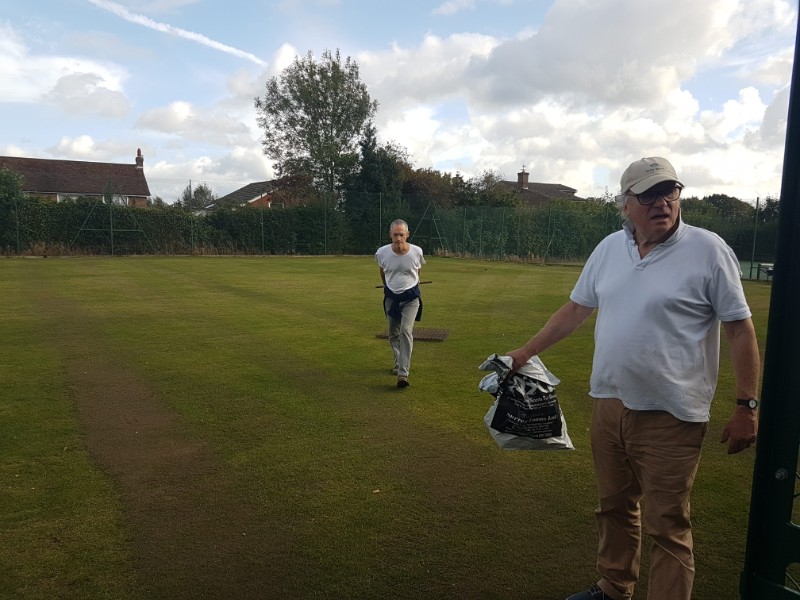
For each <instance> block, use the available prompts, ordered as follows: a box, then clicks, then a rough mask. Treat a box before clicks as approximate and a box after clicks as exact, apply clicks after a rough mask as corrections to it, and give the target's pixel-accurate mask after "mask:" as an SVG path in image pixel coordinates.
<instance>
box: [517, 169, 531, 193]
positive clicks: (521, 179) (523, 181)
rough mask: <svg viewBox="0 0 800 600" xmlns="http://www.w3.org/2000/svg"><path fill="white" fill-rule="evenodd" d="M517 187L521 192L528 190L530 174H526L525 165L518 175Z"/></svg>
mask: <svg viewBox="0 0 800 600" xmlns="http://www.w3.org/2000/svg"><path fill="white" fill-rule="evenodd" d="M517 187H519V189H520V190H527V189H528V173H526V172H525V165H522V171H520V172H519V173H517Z"/></svg>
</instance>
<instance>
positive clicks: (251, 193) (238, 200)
mask: <svg viewBox="0 0 800 600" xmlns="http://www.w3.org/2000/svg"><path fill="white" fill-rule="evenodd" d="M274 188H275V182H273V181H256V182H254V183H248V184H247V185H246V186H244V187H241V188H239V189H238V190H236V191H235V192H231V193H230V194H228V195H226V196H222V197H221V198H218V199H217V201H216V203H215V204H217V205H219V206H241V205H243V204H247V203H248V202H250V201H251V200H255V199H256V198H260V197H261V196H263V195H265V194H271V193H272V191H273V190H274Z"/></svg>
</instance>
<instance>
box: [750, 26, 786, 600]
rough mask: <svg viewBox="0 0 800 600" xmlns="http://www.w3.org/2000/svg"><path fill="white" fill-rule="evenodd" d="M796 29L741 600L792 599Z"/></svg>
mask: <svg viewBox="0 0 800 600" xmlns="http://www.w3.org/2000/svg"><path fill="white" fill-rule="evenodd" d="M798 41H800V23H799V24H798V31H797V37H796V39H795V54H794V67H793V70H792V84H791V94H790V97H789V115H788V121H787V128H786V148H785V152H784V162H783V179H782V182H781V199H780V212H779V216H778V244H777V250H776V254H775V268H774V271H773V278H772V296H771V299H770V309H769V323H768V325H767V344H766V351H765V355H764V380H763V386H762V395H761V399H762V403H761V410H760V418H759V437H758V445H757V448H756V457H755V467H754V471H753V491H752V496H751V501H750V521H749V526H748V532H747V548H746V553H745V563H744V571H743V573H742V576H741V580H740V591H741V597H742V598H743V599H744V600H775V599H781V600H782V599H786V598H800V590H798V588H797V587H795V586H794V584H792V583H791V580H789V579H787V576H786V570H787V568H788V567H789V565H791V564H792V563H800V528H798V526H797V525H795V524H794V523H792V512H793V506H794V494H795V480H796V478H797V475H796V472H797V454H798V443H800V97H799V96H798V94H799V93H800V89H798V86H800V43H798Z"/></svg>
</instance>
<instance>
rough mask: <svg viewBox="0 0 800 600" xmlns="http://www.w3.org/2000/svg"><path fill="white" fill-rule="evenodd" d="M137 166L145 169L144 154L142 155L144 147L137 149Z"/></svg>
mask: <svg viewBox="0 0 800 600" xmlns="http://www.w3.org/2000/svg"><path fill="white" fill-rule="evenodd" d="M136 168H137V169H143V168H144V156H142V149H141V148H137V149H136Z"/></svg>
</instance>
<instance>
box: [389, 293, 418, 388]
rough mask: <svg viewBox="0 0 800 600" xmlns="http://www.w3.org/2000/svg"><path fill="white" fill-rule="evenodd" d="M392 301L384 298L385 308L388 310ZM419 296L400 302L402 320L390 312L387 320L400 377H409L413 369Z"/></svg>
mask: <svg viewBox="0 0 800 600" xmlns="http://www.w3.org/2000/svg"><path fill="white" fill-rule="evenodd" d="M391 304H392V301H391V300H390V299H389V298H384V299H383V309H384V311H388V310H389V307H390V306H391ZM418 309H419V298H414V299H413V300H409V301H408V302H401V303H400V314H401V315H402V318H401V319H400V320H397V319H392V318H391V317H390V316H389V315H388V314H387V315H386V320H387V322H388V324H389V344H391V346H392V353H393V354H394V366H395V367H397V376H398V377H408V373H409V371H410V370H411V351H412V350H413V349H414V319H416V318H417V310H418Z"/></svg>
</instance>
